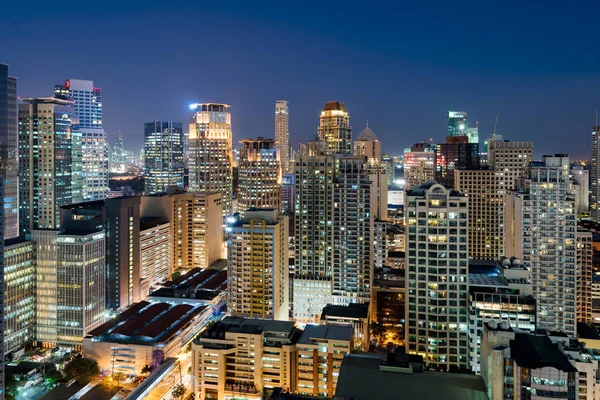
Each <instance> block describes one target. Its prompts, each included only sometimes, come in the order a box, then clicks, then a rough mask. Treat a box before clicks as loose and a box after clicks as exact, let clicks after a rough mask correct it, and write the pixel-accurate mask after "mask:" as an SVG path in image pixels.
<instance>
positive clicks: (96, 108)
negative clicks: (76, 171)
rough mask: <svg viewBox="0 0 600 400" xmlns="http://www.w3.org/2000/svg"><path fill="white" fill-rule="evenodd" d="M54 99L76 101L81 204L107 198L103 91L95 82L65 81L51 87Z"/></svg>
mask: <svg viewBox="0 0 600 400" xmlns="http://www.w3.org/2000/svg"><path fill="white" fill-rule="evenodd" d="M54 97H56V98H59V99H68V100H73V101H74V102H75V115H76V117H77V121H78V125H79V131H80V132H81V140H82V143H83V146H82V149H83V150H82V159H81V161H82V162H81V165H82V177H83V193H82V197H83V200H84V201H93V200H103V199H106V198H107V197H108V142H107V140H106V132H104V129H103V128H102V91H101V90H100V88H97V87H94V81H88V80H83V79H67V80H66V81H65V83H64V84H63V85H54Z"/></svg>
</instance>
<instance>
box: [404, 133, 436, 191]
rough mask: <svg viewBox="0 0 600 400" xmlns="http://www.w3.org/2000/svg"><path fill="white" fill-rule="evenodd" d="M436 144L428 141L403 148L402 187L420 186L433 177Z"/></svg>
mask: <svg viewBox="0 0 600 400" xmlns="http://www.w3.org/2000/svg"><path fill="white" fill-rule="evenodd" d="M435 151H436V146H435V145H434V144H429V143H415V144H414V145H412V146H411V147H410V148H406V149H405V150H404V179H405V181H406V183H405V185H404V188H405V189H406V190H408V189H410V188H411V187H413V186H420V185H422V184H424V183H425V182H427V181H431V180H434V179H435Z"/></svg>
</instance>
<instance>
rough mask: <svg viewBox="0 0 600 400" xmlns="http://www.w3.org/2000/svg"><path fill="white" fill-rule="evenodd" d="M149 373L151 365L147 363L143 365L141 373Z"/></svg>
mask: <svg viewBox="0 0 600 400" xmlns="http://www.w3.org/2000/svg"><path fill="white" fill-rule="evenodd" d="M151 373H152V367H151V366H150V365H148V364H146V365H144V368H142V374H143V375H150V374H151Z"/></svg>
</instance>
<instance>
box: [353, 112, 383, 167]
mask: <svg viewBox="0 0 600 400" xmlns="http://www.w3.org/2000/svg"><path fill="white" fill-rule="evenodd" d="M354 155H355V156H362V157H367V159H368V160H369V162H372V163H377V164H380V163H381V142H380V141H379V138H378V137H377V135H375V132H373V130H371V128H369V123H368V122H367V126H366V127H365V129H363V131H362V132H361V133H360V135H358V137H357V138H356V140H355V141H354Z"/></svg>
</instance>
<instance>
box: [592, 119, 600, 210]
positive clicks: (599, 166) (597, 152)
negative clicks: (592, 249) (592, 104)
mask: <svg viewBox="0 0 600 400" xmlns="http://www.w3.org/2000/svg"><path fill="white" fill-rule="evenodd" d="M597 119H598V118H597V116H596V120H597ZM590 142H591V143H590V149H591V153H592V164H591V169H590V215H591V217H592V221H595V222H600V125H598V122H597V121H596V125H594V126H593V127H592V133H591V141H590Z"/></svg>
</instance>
